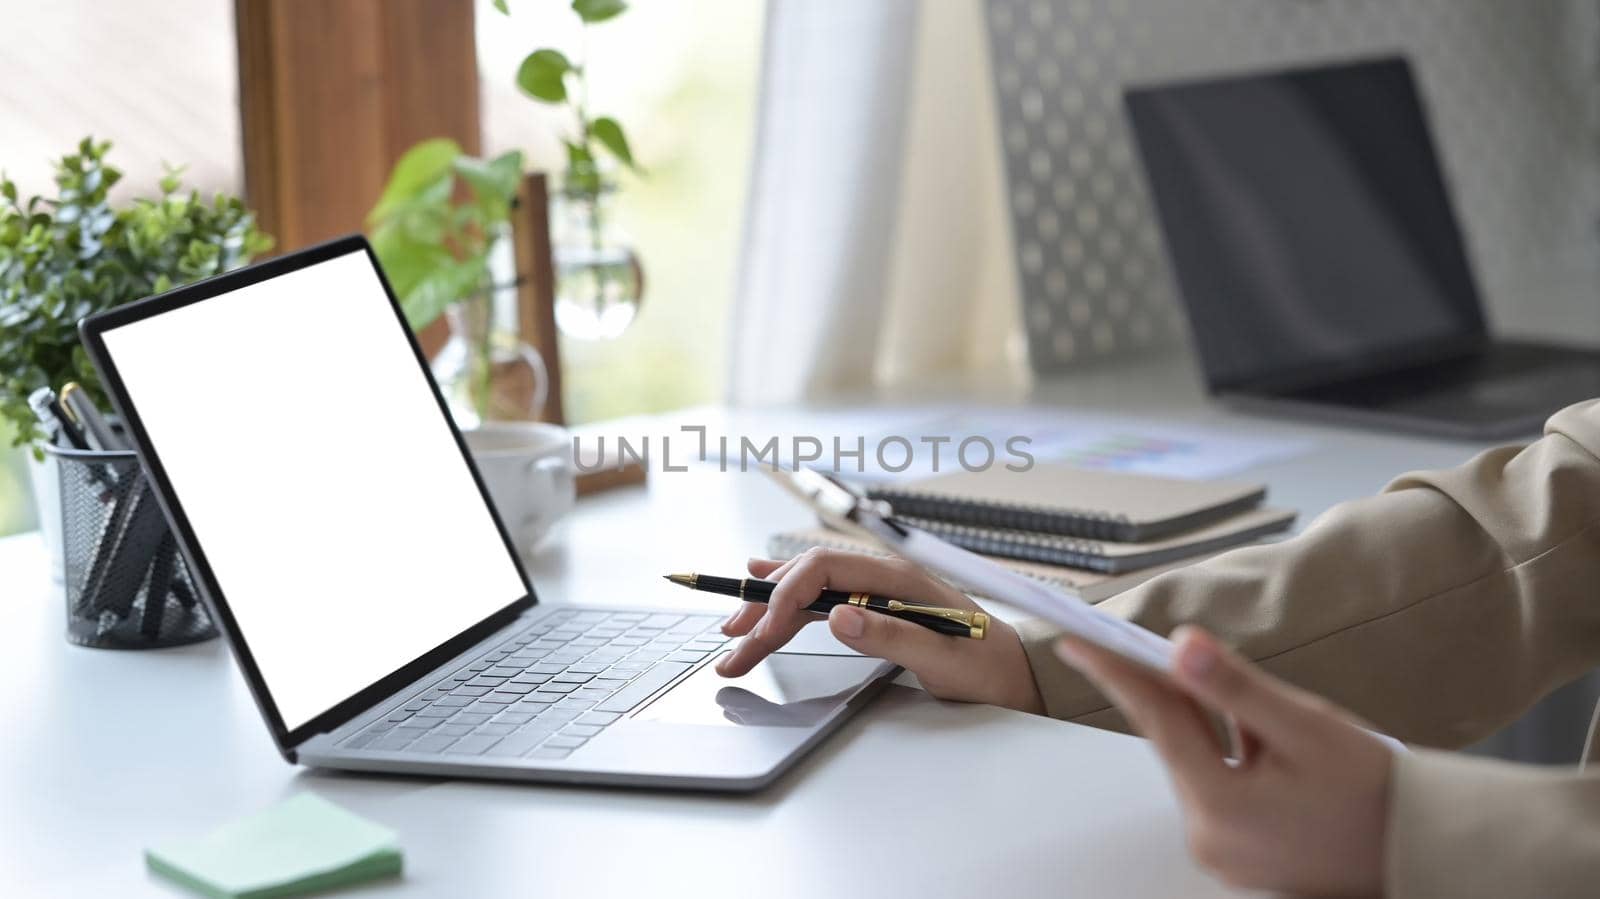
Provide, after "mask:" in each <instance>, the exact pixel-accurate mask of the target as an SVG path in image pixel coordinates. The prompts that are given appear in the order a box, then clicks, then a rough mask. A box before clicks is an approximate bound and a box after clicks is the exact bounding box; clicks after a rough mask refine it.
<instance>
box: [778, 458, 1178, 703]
mask: <svg viewBox="0 0 1600 899" xmlns="http://www.w3.org/2000/svg"><path fill="white" fill-rule="evenodd" d="M767 471H768V472H769V474H771V476H772V478H773V480H775V481H777V482H778V484H779V486H781V487H783V489H784V490H786V491H787V492H788V493H789V494H790V495H792V496H794V497H795V498H796V499H798V500H800V501H801V502H803V503H805V504H806V505H807V506H809V507H810V508H811V509H812V510H813V511H815V512H816V513H817V515H818V516H819V517H820V518H821V519H822V520H823V521H824V522H825V523H826V524H828V525H829V526H830V527H834V528H838V529H839V530H842V531H845V532H847V533H852V534H855V535H857V536H861V537H865V538H866V539H868V540H871V541H873V542H874V543H876V544H878V545H879V546H881V547H883V548H884V549H885V550H887V551H888V552H891V553H894V554H895V555H897V556H900V557H902V558H904V559H908V560H910V561H912V562H915V563H917V564H918V565H921V566H922V567H923V568H925V569H927V570H929V571H931V572H933V573H935V574H938V575H940V576H941V577H944V578H945V579H946V580H949V581H951V582H952V583H954V584H956V585H957V586H959V587H961V588H963V589H965V590H969V591H971V592H973V593H977V594H980V595H983V596H987V597H989V598H990V599H993V600H995V601H997V602H1003V603H1005V604H1007V605H1011V606H1015V607H1016V608H1019V609H1022V610H1023V611H1025V612H1027V613H1029V614H1030V615H1034V616H1036V617H1038V618H1042V619H1044V620H1045V621H1048V622H1050V623H1051V624H1054V625H1055V626H1057V627H1059V628H1061V630H1062V631H1064V632H1066V633H1069V634H1073V635H1074V636H1078V637H1081V638H1083V639H1085V640H1088V641H1089V642H1091V643H1094V644H1096V645H1099V646H1102V647H1104V648H1106V649H1109V650H1111V651H1112V652H1115V653H1118V654H1119V655H1122V656H1124V657H1126V658H1128V659H1130V660H1132V661H1134V662H1138V663H1139V664H1141V665H1145V666H1146V667H1149V668H1154V669H1155V670H1157V671H1160V672H1163V673H1166V672H1170V671H1171V670H1172V654H1173V649H1172V641H1170V640H1168V639H1166V638H1165V637H1162V636H1160V635H1158V634H1155V633H1152V632H1151V631H1148V630H1146V629H1144V628H1142V627H1140V626H1139V625H1137V624H1134V623H1133V622H1131V621H1128V620H1126V619H1124V618H1118V617H1117V616H1115V615H1111V614H1108V613H1106V612H1102V611H1100V610H1099V609H1097V608H1095V607H1094V606H1093V605H1091V604H1089V603H1088V602H1087V601H1085V600H1084V599H1083V598H1082V597H1081V596H1078V595H1077V594H1076V593H1074V592H1072V591H1070V590H1067V589H1064V588H1060V587H1053V586H1050V585H1048V584H1043V583H1040V582H1038V581H1034V580H1032V579H1029V578H1026V577H1023V576H1022V575H1020V574H1017V573H1016V572H1013V571H1010V570H1008V569H1007V568H1005V567H1004V566H1002V565H1000V564H998V563H996V562H994V561H993V560H991V559H987V558H984V557H983V556H980V555H978V554H976V553H973V552H969V551H967V550H965V549H962V548H960V547H958V546H955V545H953V544H950V543H947V542H945V541H944V540H941V539H939V538H938V537H935V536H933V535H932V534H930V533H928V532H927V531H923V530H919V529H917V528H915V527H912V526H911V525H908V524H906V523H905V522H903V521H899V520H897V519H896V518H895V517H894V510H893V508H891V507H890V506H889V504H888V503H886V502H884V501H882V500H875V499H871V498H869V497H868V496H866V495H865V494H863V493H861V492H859V491H857V490H855V489H854V488H852V487H850V486H849V485H847V484H845V483H843V482H841V481H838V480H836V479H834V478H831V477H829V476H827V475H825V474H822V473H821V472H817V471H812V470H810V469H805V468H802V469H799V470H796V471H788V470H786V469H782V468H778V469H767Z"/></svg>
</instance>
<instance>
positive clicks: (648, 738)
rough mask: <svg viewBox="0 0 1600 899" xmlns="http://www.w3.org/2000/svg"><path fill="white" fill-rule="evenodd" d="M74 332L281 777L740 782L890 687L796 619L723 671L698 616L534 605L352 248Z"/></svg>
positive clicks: (201, 288) (323, 251)
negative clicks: (752, 658) (298, 773)
mask: <svg viewBox="0 0 1600 899" xmlns="http://www.w3.org/2000/svg"><path fill="white" fill-rule="evenodd" d="M80 332H81V334H82V336H83V339H84V345H85V347H86V349H87V350H88V352H89V354H90V356H91V358H92V359H93V360H94V361H95V364H96V366H97V367H98V368H99V370H100V373H101V376H102V379H103V381H104V382H105V386H106V389H107V392H108V393H109V394H110V395H111V397H112V399H113V401H114V402H115V404H116V405H117V407H118V411H119V412H120V413H121V414H122V416H123V420H124V422H125V423H126V425H127V428H128V431H129V433H130V435H131V436H132V437H133V439H134V442H135V444H136V445H137V448H138V450H139V455H140V460H141V462H142V463H143V468H144V472H145V474H146V476H147V478H148V484H149V486H148V488H147V489H150V490H152V491H153V492H154V493H155V496H156V498H157V499H158V500H159V502H160V504H161V507H162V510H163V511H164V512H165V513H166V517H167V519H168V521H169V522H170V523H171V525H172V528H173V532H174V535H175V536H176V538H177V542H178V544H179V547H180V548H181V550H182V552H183V557H184V560H185V562H186V565H187V569H188V572H189V574H190V576H192V578H193V580H194V581H195V583H196V584H197V585H198V586H199V588H200V593H201V595H202V596H203V597H204V598H205V600H206V602H207V604H208V609H209V610H210V611H211V613H212V615H213V616H214V617H215V619H216V620H217V623H218V625H219V627H220V629H221V630H222V632H223V633H224V635H225V637H226V639H227V640H228V643H229V645H230V647H231V648H232V650H233V653H234V656H235V659H236V661H237V662H238V664H239V666H240V668H241V670H242V671H243V673H244V675H245V680H246V682H247V683H248V684H249V686H250V689H251V691H252V693H253V695H254V697H255V699H256V702H257V705H258V706H259V707H260V709H261V712H262V716H263V718H264V719H265V721H266V723H267V727H268V730H269V731H270V732H271V734H272V736H273V739H274V741H275V742H276V743H277V745H278V748H279V750H280V752H281V753H282V754H283V755H284V757H285V758H286V759H288V760H289V761H291V762H296V763H300V764H305V765H313V766H321V767H326V768H339V769H347V770H357V771H374V772H389V773H401V774H422V775H434V776H456V777H483V778H496V779H506V780H530V781H562V782H568V783H605V784H622V785H639V786H652V787H681V788H695V789H716V790H753V789H757V788H760V787H761V786H763V785H765V784H767V783H770V782H771V781H772V780H773V779H774V778H776V777H777V776H778V775H779V774H780V773H782V772H783V771H784V770H785V769H786V768H787V767H788V766H789V765H791V764H793V763H794V762H795V761H796V760H797V759H798V758H799V757H800V756H801V755H802V754H803V753H804V752H805V751H806V750H807V749H809V748H810V747H812V746H814V745H815V744H816V743H817V742H818V741H820V740H821V739H822V738H823V737H824V736H825V735H827V734H828V733H829V732H830V731H832V730H833V729H834V728H836V727H837V726H838V725H839V724H840V723H841V722H843V720H844V719H845V718H846V717H847V716H848V715H849V714H851V713H852V712H853V711H855V710H856V709H858V708H860V706H861V705H862V704H863V703H864V702H866V701H867V700H868V699H869V698H870V696H871V695H872V694H873V693H874V692H875V690H876V689H877V688H879V687H881V686H882V685H883V684H884V683H886V682H887V680H888V678H889V677H891V676H892V675H893V674H894V673H895V671H896V669H895V668H894V666H892V665H889V664H887V663H884V662H881V661H878V660H875V659H867V658H864V657H861V656H858V655H855V654H853V653H850V652H849V650H847V649H845V648H844V647H843V646H841V645H840V644H838V643H836V642H834V641H833V640H832V639H831V637H829V636H828V635H827V634H826V632H825V631H824V630H823V629H820V628H811V629H808V631H817V633H808V634H806V635H803V636H802V639H801V640H799V641H796V643H794V644H791V646H790V647H788V649H787V650H786V651H785V652H782V653H778V654H776V655H774V656H772V657H771V658H770V659H769V660H768V661H766V662H764V663H762V664H761V665H759V666H758V667H757V668H756V669H755V670H753V671H752V672H751V673H750V674H748V675H746V676H744V677H742V678H738V679H735V680H729V679H725V678H722V677H720V676H719V675H717V674H716V672H715V671H713V670H712V669H711V667H710V666H711V665H712V664H714V662H715V661H716V660H717V659H718V658H720V657H721V655H722V654H723V653H724V652H725V651H726V643H727V641H726V639H725V638H724V637H723V636H722V635H721V633H720V632H719V630H718V627H717V625H718V621H719V616H712V615H707V614H705V613H704V612H700V613H694V612H681V613H679V612H663V611H661V610H659V609H626V608H591V607H588V606H582V607H577V606H561V605H552V604H549V603H542V602H539V601H538V599H537V598H536V597H535V595H534V591H533V586H532V584H531V582H530V581H529V579H528V576H527V573H526V571H525V570H524V569H523V566H522V563H521V561H520V559H519V557H518V554H517V552H516V550H515V548H514V546H513V545H512V542H511V540H510V538H509V536H508V535H507V532H506V530H505V527H504V525H503V524H502V523H501V522H500V520H499V518H498V516H497V515H496V514H495V511H494V508H493V506H492V504H491V503H490V501H489V498H488V494H487V492H486V490H485V488H484V484H483V481H482V479H481V478H480V477H479V475H478V472H477V469H476V467H475V466H474V464H473V462H472V459H471V456H470V455H469V454H468V452H467V450H466V446H465V444H464V443H463V442H462V439H461V435H460V433H459V431H458V430H457V429H456V427H455V425H454V424H453V422H452V421H451V419H450V416H449V414H448V412H447V411H446V407H445V404H444V400H443V398H442V396H441V395H440V393H439V390H438V387H437V385H436V384H435V383H434V382H433V380H432V377H431V375H430V374H429V372H428V367H427V364H426V360H425V358H424V357H423V355H422V352H421V349H420V347H419V346H418V345H417V343H416V340H415V337H414V335H413V334H412V332H411V330H410V329H409V328H408V327H407V326H406V324H405V320H404V318H403V316H402V314H401V312H400V308H399V304H398V303H397V302H396V300H395V297H394V294H393V292H392V290H391V289H390V287H389V285H388V283H387V281H386V280H385V279H384V278H383V276H382V273H381V270H380V269H379V268H378V265H377V261H376V258H375V257H374V256H373V254H372V251H371V248H370V247H369V246H368V245H367V243H366V241H365V239H363V238H361V237H359V236H355V237H349V238H344V239H341V240H337V241H333V242H331V243H328V244H323V245H321V246H318V247H313V248H311V249H308V250H304V251H301V252H298V253H293V254H289V255H286V256H283V257H279V258H277V259H274V260H271V261H269V262H266V263H263V264H261V265H257V266H253V267H251V268H248V269H242V270H240V271H237V272H233V273H230V274H227V275H222V276H219V277H217V278H212V279H210V280H207V281H203V282H199V283H197V284H194V285H190V286H188V287H184V288H180V289H178V290H175V291H171V292H169V293H166V294H162V295H160V296H157V297H153V298H151V299H148V300H144V301H141V302H138V303H134V304H130V305H128V306H124V307H121V308H119V309H115V310H112V311H110V312H108V313H104V314H101V315H97V316H93V317H91V318H89V319H86V320H85V321H84V322H83V323H82V324H81V326H80ZM343 444H349V446H342V445H343ZM638 574H639V583H640V585H641V589H647V588H646V587H645V586H644V585H650V587H649V588H650V589H653V588H654V587H655V585H656V584H657V583H659V581H658V580H657V577H656V575H657V573H656V572H645V571H641V572H639V573H638Z"/></svg>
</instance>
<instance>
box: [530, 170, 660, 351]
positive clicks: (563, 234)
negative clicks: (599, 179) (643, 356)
mask: <svg viewBox="0 0 1600 899" xmlns="http://www.w3.org/2000/svg"><path fill="white" fill-rule="evenodd" d="M616 198H617V188H616V185H615V184H614V183H611V182H609V181H606V182H604V183H602V184H601V185H600V186H599V187H598V189H583V188H580V187H574V186H572V185H570V184H569V185H567V186H565V187H563V188H562V189H561V190H559V191H557V192H556V193H555V195H554V196H553V197H552V198H551V201H550V246H551V255H553V256H554V257H555V260H554V261H555V273H556V298H555V317H556V326H557V327H558V328H560V329H561V333H562V334H565V335H567V336H568V337H573V338H576V339H579V340H610V339H612V338H614V337H617V336H619V335H621V334H622V332H624V331H626V330H627V329H628V326H629V325H631V324H633V319H634V317H635V316H636V315H638V312H639V303H640V301H641V300H642V299H643V297H644V270H643V268H642V267H641V266H640V264H639V255H638V253H636V252H634V249H633V246H632V240H631V238H629V237H628V235H627V234H626V233H624V232H623V231H622V229H621V228H620V227H618V225H617V217H616V207H617V202H616Z"/></svg>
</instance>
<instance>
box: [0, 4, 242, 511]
mask: <svg viewBox="0 0 1600 899" xmlns="http://www.w3.org/2000/svg"><path fill="white" fill-rule="evenodd" d="M0 16H3V20H4V21H5V23H6V33H7V35H8V38H9V39H8V40H7V41H6V50H5V53H3V54H0V122H4V123H5V137H4V139H3V140H0V169H4V170H5V172H6V173H7V174H8V175H9V176H10V177H11V178H12V180H14V181H16V182H17V187H18V189H19V190H20V191H22V193H23V194H24V195H29V194H46V195H49V194H51V193H52V192H53V190H54V186H55V185H54V181H53V180H52V168H51V165H52V162H53V160H55V159H58V158H60V157H61V156H62V155H64V154H65V153H67V152H69V151H71V150H72V148H73V147H74V146H76V145H77V142H78V140H79V139H80V138H82V137H83V136H84V135H86V134H90V133H92V134H93V135H94V136H95V137H96V138H100V139H104V140H110V141H112V142H113V143H114V144H115V147H114V148H113V150H112V155H111V160H112V162H113V163H114V164H115V165H116V166H117V167H118V168H120V169H121V170H122V172H123V175H124V178H123V182H122V184H121V185H120V186H119V187H118V189H117V192H116V193H117V196H119V197H121V198H127V197H133V196H140V195H144V194H150V193H154V192H155V190H156V182H157V181H158V180H159V179H160V178H161V176H162V174H163V171H164V169H163V164H164V163H171V164H174V165H184V166H186V167H187V168H186V169H185V172H184V177H185V179H186V181H187V182H188V183H189V184H192V185H193V186H195V187H198V188H200V189H201V190H202V191H205V192H210V191H215V190H224V191H229V192H235V193H236V192H238V191H240V190H241V188H242V182H243V177H242V175H241V165H240V159H239V108H238V99H237V90H238V85H237V82H238V66H237V62H236V60H235V56H234V38H233V3H232V2H231V0H163V2H160V3H156V2H144V3H105V2H100V0H51V2H49V3H32V2H20V0H9V2H6V3H4V4H3V10H0ZM5 430H6V428H5V426H4V425H3V424H0V432H3V431H5ZM24 459H25V452H24V451H22V450H17V449H13V448H12V447H11V435H10V434H9V433H0V534H8V533H13V532H16V531H20V530H26V529H29V528H32V527H33V526H34V524H35V522H34V520H33V504H32V502H31V501H30V498H29V491H28V487H27V480H28V479H27V474H26V467H25V463H24Z"/></svg>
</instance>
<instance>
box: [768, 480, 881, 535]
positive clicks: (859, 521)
mask: <svg viewBox="0 0 1600 899" xmlns="http://www.w3.org/2000/svg"><path fill="white" fill-rule="evenodd" d="M767 471H768V473H769V474H770V475H771V476H772V479H773V480H774V481H776V482H777V483H778V486H780V487H782V488H783V489H784V490H785V491H787V492H788V493H789V495H791V496H793V497H794V498H795V499H798V500H800V501H801V502H803V503H805V504H806V505H807V506H809V507H810V508H811V510H812V511H813V512H815V513H817V517H819V518H821V519H822V522H823V523H824V524H826V525H828V526H829V527H832V528H835V529H837V530H841V531H845V532H847V533H853V534H857V535H859V536H864V537H867V538H868V539H871V540H874V541H880V540H881V539H882V528H883V527H887V528H888V529H890V530H891V531H893V532H894V533H895V534H897V535H899V536H901V537H904V536H906V534H907V530H906V527H905V525H902V524H900V523H899V522H897V521H895V520H894V509H893V508H892V507H890V505H889V504H888V503H887V502H884V501H883V500H881V499H873V498H872V497H870V496H867V495H866V494H865V493H863V492H861V491H860V490H859V489H857V488H855V487H852V486H851V485H849V484H846V483H845V482H844V481H841V480H839V479H838V478H835V477H832V476H829V475H826V474H823V473H822V472H820V471H814V470H812V469H809V468H801V469H797V470H795V471H786V470H784V469H782V468H772V469H767ZM880 526H881V527H880Z"/></svg>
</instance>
